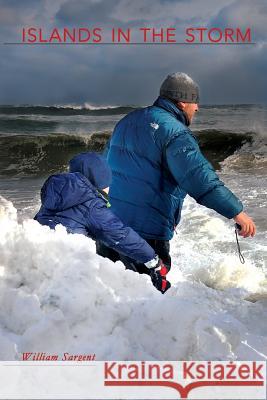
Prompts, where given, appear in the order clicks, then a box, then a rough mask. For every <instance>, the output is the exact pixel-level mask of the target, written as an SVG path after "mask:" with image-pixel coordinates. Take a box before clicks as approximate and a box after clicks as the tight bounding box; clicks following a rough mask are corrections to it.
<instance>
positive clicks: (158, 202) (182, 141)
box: [97, 72, 256, 273]
mask: <svg viewBox="0 0 267 400" xmlns="http://www.w3.org/2000/svg"><path fill="white" fill-rule="evenodd" d="M198 103H199V88H198V86H197V84H196V83H195V82H194V81H193V80H192V79H191V78H190V77H189V76H188V75H186V74H184V73H179V72H177V73H174V74H171V75H168V76H167V78H166V79H165V80H164V82H163V83H162V85H161V88H160V96H159V97H158V99H157V100H156V101H155V103H154V104H153V105H152V106H150V107H146V108H144V109H139V110H136V111H133V112H132V113H130V114H128V115H127V116H125V117H124V118H123V119H122V120H120V121H119V122H118V124H117V125H116V127H115V129H114V132H113V135H112V137H111V140H110V143H109V145H108V148H107V149H106V154H107V160H108V163H109V165H110V166H111V169H112V176H113V180H112V185H111V190H110V201H111V204H112V210H113V212H114V213H115V214H116V215H117V216H119V217H120V218H121V219H122V221H123V222H124V223H125V224H127V225H129V226H131V227H132V228H133V229H134V230H135V231H136V232H138V233H139V235H140V236H142V237H143V238H144V239H146V240H147V242H148V243H149V244H150V245H151V246H152V247H153V248H154V249H155V251H156V252H157V254H158V255H159V257H160V258H162V260H163V262H164V263H165V264H168V265H169V267H170V264H171V259H170V255H169V240H170V239H171V238H172V237H173V232H174V229H175V227H176V225H178V224H179V221H180V217H181V209H182V205H183V200H184V197H185V196H186V195H187V194H189V195H190V196H191V197H193V198H194V199H195V200H196V201H197V202H198V203H199V204H201V205H203V206H206V207H208V208H211V209H213V210H215V211H216V212H217V213H219V214H221V215H222V216H224V217H226V218H228V219H232V218H233V219H234V220H235V222H236V223H238V224H239V225H240V226H241V230H240V235H242V236H243V237H248V236H254V235H255V232H256V228H255V225H254V222H253V221H252V220H251V218H249V216H248V215H247V214H245V213H244V212H243V205H242V203H241V201H240V200H239V199H238V198H237V197H236V196H235V195H234V194H233V193H232V192H231V191H230V190H229V189H228V188H227V187H226V186H224V183H223V182H222V181H221V180H220V179H219V177H218V176H217V174H216V173H215V171H214V169H213V168H212V166H211V164H210V163H209V162H208V161H207V160H206V158H205V157H204V156H203V155H202V153H201V151H200V149H199V146H198V143H197V139H196V138H195V137H194V135H193V134H192V132H191V130H190V129H189V125H190V124H191V122H192V120H193V117H194V114H195V113H196V112H197V111H198ZM97 251H98V253H99V254H102V255H104V256H107V257H110V258H112V257H113V259H114V258H115V257H116V255H115V254H114V253H112V254H111V253H110V252H109V249H108V248H107V247H106V246H105V245H103V244H102V243H98V244H97ZM137 268H138V269H139V272H146V273H147V272H148V271H147V269H146V267H145V266H140V265H139V266H138V265H137Z"/></svg>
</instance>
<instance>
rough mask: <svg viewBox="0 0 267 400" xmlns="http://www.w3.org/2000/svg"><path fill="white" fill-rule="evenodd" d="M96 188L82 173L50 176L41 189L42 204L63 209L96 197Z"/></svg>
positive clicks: (54, 208)
mask: <svg viewBox="0 0 267 400" xmlns="http://www.w3.org/2000/svg"><path fill="white" fill-rule="evenodd" d="M96 192H97V191H96V189H95V188H94V187H93V186H92V184H91V183H90V182H89V181H88V179H86V178H85V177H84V176H83V175H82V174H80V173H77V172H76V173H63V174H57V175H52V176H50V177H49V178H48V179H47V180H46V182H45V183H44V185H43V187H42V189H41V200H42V205H43V206H44V207H45V208H47V209H48V210H54V211H63V210H66V209H67V208H70V207H73V206H76V205H78V204H82V203H84V202H85V201H87V200H89V199H90V198H92V197H95V194H96Z"/></svg>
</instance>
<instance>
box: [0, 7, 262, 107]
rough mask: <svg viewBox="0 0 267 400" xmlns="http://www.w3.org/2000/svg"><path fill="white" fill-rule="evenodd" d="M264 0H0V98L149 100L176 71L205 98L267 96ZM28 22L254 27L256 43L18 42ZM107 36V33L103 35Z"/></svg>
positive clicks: (254, 99)
mask: <svg viewBox="0 0 267 400" xmlns="http://www.w3.org/2000/svg"><path fill="white" fill-rule="evenodd" d="M266 20H267V1H266V0H253V1H251V0H234V1H233V0H222V1H221V0H0V35H1V48H0V52H1V54H0V104H46V105H47V104H83V103H85V102H87V103H90V104H95V105H129V104H131V105H144V104H149V103H151V102H152V101H153V99H154V98H155V97H156V96H157V95H158V90H159V86H160V84H161V82H162V80H163V79H164V78H165V76H166V75H167V74H169V73H171V72H176V71H182V72H186V73H188V74H189V75H190V76H192V78H193V79H194V80H195V81H197V82H198V84H199V86H200V90H201V103H203V104H216V103H217V104H229V103H230V104H233V103H250V104H251V103H267V74H266V70H267V24H266ZM23 27H41V28H42V29H43V32H44V34H48V33H49V32H51V31H52V29H53V28H55V27H57V28H58V29H59V30H62V29H63V28H64V27H66V28H73V27H87V28H89V29H92V28H94V27H101V28H102V30H103V32H104V35H105V34H106V32H110V30H111V28H112V27H121V28H123V29H127V28H131V30H132V32H133V35H136V36H134V39H136V41H138V40H139V39H140V38H139V37H138V36H137V33H136V32H138V29H139V28H140V27H155V28H157V29H158V28H161V27H163V28H167V27H175V28H176V32H177V36H176V37H177V39H178V40H179V41H184V38H185V29H186V28H188V27H207V28H211V27H219V28H221V29H224V28H229V27H230V28H236V27H239V28H241V29H242V28H243V29H245V28H246V27H251V29H252V34H253V37H252V39H253V41H254V42H256V44H255V45H251V46H242V45H241V46H222V45H219V46H218V45H216V46H202V45H199V46H177V45H174V46H173V45H163V46H144V45H143V46H134V45H131V46H114V45H111V46H105V45H100V46H99V45H98V46H21V45H20V46H14V45H4V44H3V43H5V42H18V41H20V40H21V31H22V28H23ZM105 41H107V40H105Z"/></svg>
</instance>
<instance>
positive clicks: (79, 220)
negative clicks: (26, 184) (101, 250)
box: [34, 172, 155, 263]
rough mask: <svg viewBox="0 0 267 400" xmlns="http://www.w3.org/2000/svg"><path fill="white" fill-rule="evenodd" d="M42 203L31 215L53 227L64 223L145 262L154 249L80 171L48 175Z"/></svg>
mask: <svg viewBox="0 0 267 400" xmlns="http://www.w3.org/2000/svg"><path fill="white" fill-rule="evenodd" d="M41 200H42V206H41V208H40V211H39V212H38V213H37V214H36V216H35V218H34V219H36V220H37V221H38V222H39V223H40V224H42V225H48V226H49V227H50V228H55V226H56V225H57V224H62V225H64V226H65V227H66V228H67V230H68V232H71V233H81V234H84V235H87V236H89V237H91V238H93V239H97V240H101V241H102V242H104V243H105V244H106V245H107V246H108V247H111V248H112V249H114V250H116V251H118V252H119V253H122V254H123V255H125V256H128V257H130V258H132V259H134V260H136V261H138V262H142V263H143V262H147V261H149V260H151V259H152V258H154V257H155V252H154V250H153V249H152V247H150V246H149V244H148V243H147V242H146V241H145V240H143V239H142V238H141V237H140V236H139V235H138V234H137V233H136V232H134V231H133V230H132V229H131V228H129V227H126V226H125V225H124V224H123V223H122V222H121V221H120V220H119V218H118V217H116V216H115V215H114V214H113V213H112V212H111V211H110V208H107V202H106V200H105V199H104V197H103V196H102V195H101V193H99V192H98V191H97V190H96V188H95V187H94V186H93V185H92V184H91V183H90V182H89V180H88V179H87V178H86V177H85V176H84V175H83V174H81V173H79V172H74V173H62V174H58V175H52V176H50V177H49V178H48V179H47V181H46V182H45V184H44V186H43V187H42V190H41Z"/></svg>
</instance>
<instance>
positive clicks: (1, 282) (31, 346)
mask: <svg viewBox="0 0 267 400" xmlns="http://www.w3.org/2000/svg"><path fill="white" fill-rule="evenodd" d="M174 244H175V242H174ZM177 261H178V260H177V259H175V257H174V264H176V263H177ZM0 267H1V270H0V271H2V272H1V273H0V359H1V360H15V359H21V357H22V353H23V352H47V353H53V354H55V353H56V354H63V353H64V352H69V353H72V354H93V353H95V354H96V359H97V360H112V359H113V360H140V359H143V360H154V359H155V360H175V359H176V360H183V359H188V360H190V359H198V360H204V359H208V360H222V359H226V360H227V359H231V360H235V359H250V360H262V359H267V351H266V349H267V326H266V323H265V321H266V317H267V307H266V306H267V303H266V301H259V302H257V303H251V302H248V301H244V300H243V298H242V296H241V295H240V292H238V293H237V292H235V291H231V290H229V291H222V290H216V289H215V288H211V287H208V286H206V285H205V284H204V283H203V282H202V281H200V280H196V279H195V280H192V279H189V278H188V276H187V273H186V270H185V269H183V268H182V270H180V271H179V270H178V268H176V270H175V266H174V269H173V271H172V272H171V278H170V279H171V280H172V282H173V287H172V288H171V289H170V290H169V291H168V292H167V293H166V294H165V295H162V294H161V293H159V292H157V291H156V290H155V289H154V288H153V286H152V284H151V282H150V279H149V277H147V276H143V275H138V274H137V273H135V272H132V271H126V270H125V269H124V266H123V265H122V263H120V262H117V263H115V264H114V263H113V262H111V261H109V260H107V259H104V258H102V257H99V256H98V255H96V254H95V245H94V242H93V241H92V240H91V239H89V238H86V237H84V236H82V235H72V234H68V233H67V232H66V230H65V228H64V227H62V226H58V227H57V229H56V230H54V231H53V230H50V229H49V228H48V227H43V226H41V225H39V224H38V223H37V222H36V221H33V220H26V221H24V222H23V224H19V223H18V222H17V219H16V210H15V208H14V207H13V205H12V204H11V203H10V202H8V201H6V200H5V199H3V198H1V197H0ZM223 271H224V270H223V267H222V269H221V270H220V271H219V272H218V273H220V278H216V277H215V278H214V277H212V276H211V277H210V278H209V272H206V274H207V281H208V279H211V280H212V279H213V280H214V279H215V280H216V279H217V280H219V281H221V277H224V276H225V275H224V272H223ZM224 286H225V285H224Z"/></svg>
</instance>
